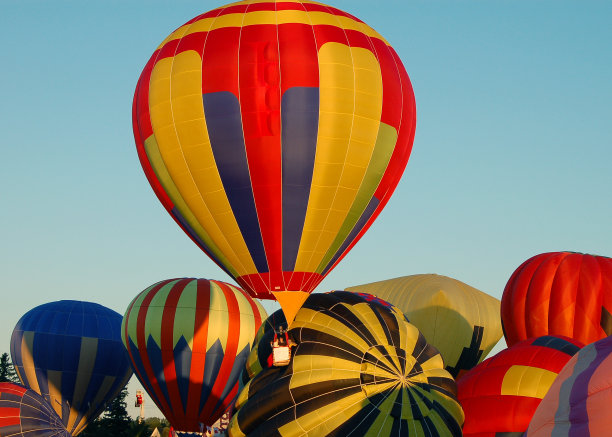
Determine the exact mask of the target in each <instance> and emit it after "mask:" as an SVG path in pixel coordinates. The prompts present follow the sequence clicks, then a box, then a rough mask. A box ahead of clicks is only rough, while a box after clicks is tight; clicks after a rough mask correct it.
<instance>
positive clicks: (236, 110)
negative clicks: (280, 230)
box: [203, 91, 268, 272]
mask: <svg viewBox="0 0 612 437" xmlns="http://www.w3.org/2000/svg"><path fill="white" fill-rule="evenodd" d="M203 101H204V114H205V116H206V123H207V125H208V132H209V136H210V139H211V144H212V149H213V154H214V157H215V162H216V164H217V168H218V170H219V174H220V175H221V180H222V181H223V186H224V188H225V193H226V195H227V198H228V199H229V202H230V205H231V207H232V212H233V214H234V217H235V219H236V222H237V223H238V226H239V227H240V232H241V233H242V236H243V238H244V240H245V242H246V244H247V247H248V249H249V252H250V254H251V257H252V259H253V262H254V263H255V267H256V268H257V270H258V271H261V272H267V271H268V266H267V261H266V254H265V251H264V247H263V241H262V236H261V232H260V229H259V222H258V218H257V210H256V207H255V200H254V198H253V190H252V187H251V180H250V176H249V167H248V162H247V157H246V152H245V143H244V136H243V131H242V121H241V118H240V104H239V102H238V99H236V97H235V96H234V95H233V94H231V93H229V92H225V91H221V92H217V93H208V94H204V96H203Z"/></svg>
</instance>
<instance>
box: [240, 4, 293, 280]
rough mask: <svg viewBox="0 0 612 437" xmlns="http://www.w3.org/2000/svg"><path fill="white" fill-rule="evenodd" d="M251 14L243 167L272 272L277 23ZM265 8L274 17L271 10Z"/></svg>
mask: <svg viewBox="0 0 612 437" xmlns="http://www.w3.org/2000/svg"><path fill="white" fill-rule="evenodd" d="M254 14H255V13H254ZM254 14H246V15H244V16H243V18H244V20H245V22H244V23H243V25H242V28H241V32H240V42H239V46H238V47H237V49H238V50H237V53H238V58H239V59H238V67H239V69H238V77H237V78H236V79H237V80H238V87H239V89H240V92H239V94H238V97H239V107H240V115H241V118H242V122H241V127H242V130H243V135H244V142H245V144H244V145H245V148H246V157H247V162H248V164H247V165H248V172H249V177H250V184H251V187H252V192H253V197H254V201H255V206H256V209H257V219H258V225H256V226H257V227H258V228H259V230H260V233H261V238H262V242H263V246H264V251H265V256H266V259H267V265H268V271H269V272H272V273H271V274H272V275H274V274H275V273H276V272H279V271H280V270H281V266H282V263H281V256H282V239H281V232H279V229H280V228H281V226H282V213H283V211H282V186H281V184H280V183H279V182H280V180H281V178H282V173H281V167H282V162H281V135H280V134H281V132H280V106H281V102H280V100H281V97H280V66H279V63H280V60H279V53H278V36H277V30H276V26H249V25H248V24H249V22H248V19H249V17H252V16H254ZM266 14H269V15H270V17H271V18H272V20H274V16H275V12H273V11H270V12H266ZM254 227H255V226H254ZM281 280H282V278H281ZM274 282H278V281H276V280H275V281H274Z"/></svg>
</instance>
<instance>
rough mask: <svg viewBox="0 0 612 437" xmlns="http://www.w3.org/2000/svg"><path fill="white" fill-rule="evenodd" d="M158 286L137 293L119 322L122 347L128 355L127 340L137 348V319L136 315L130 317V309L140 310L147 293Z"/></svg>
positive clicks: (157, 284)
mask: <svg viewBox="0 0 612 437" xmlns="http://www.w3.org/2000/svg"><path fill="white" fill-rule="evenodd" d="M166 282H167V281H166ZM159 284H160V283H156V284H154V285H152V286H150V287H149V288H147V289H146V290H144V291H143V292H142V293H139V294H138V295H137V296H136V297H135V298H134V299H132V302H130V306H129V307H128V310H127V311H126V315H125V316H124V318H123V321H122V322H121V339H122V340H123V345H124V346H125V347H126V349H127V350H128V354H130V353H131V352H130V348H129V347H128V346H129V344H130V343H129V341H128V340H130V339H131V341H132V342H133V343H134V344H135V346H136V347H138V342H137V340H138V317H137V316H136V315H132V308H140V306H141V305H142V302H143V301H144V300H145V298H146V297H147V295H148V293H149V291H151V290H152V289H154V288H155V287H161V285H159Z"/></svg>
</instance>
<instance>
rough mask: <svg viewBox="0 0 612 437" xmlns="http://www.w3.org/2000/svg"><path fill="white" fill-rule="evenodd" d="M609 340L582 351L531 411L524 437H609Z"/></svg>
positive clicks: (611, 345)
mask: <svg viewBox="0 0 612 437" xmlns="http://www.w3.org/2000/svg"><path fill="white" fill-rule="evenodd" d="M610 405H612V337H606V338H604V339H602V340H599V341H596V342H594V343H591V344H589V345H587V346H585V347H584V348H582V349H581V350H580V351H579V352H578V353H577V354H576V355H574V356H573V357H572V359H571V360H570V361H568V363H567V364H566V365H565V367H563V369H562V370H561V372H560V373H559V376H557V378H556V379H555V382H553V384H552V386H551V387H550V390H548V393H546V396H544V399H542V402H540V405H539V406H538V408H537V410H536V411H535V413H534V415H533V418H532V419H531V422H530V423H529V428H528V429H527V434H526V435H527V437H551V436H559V437H564V436H566V437H574V436H576V437H591V436H593V437H594V436H606V435H610V432H611V429H610Z"/></svg>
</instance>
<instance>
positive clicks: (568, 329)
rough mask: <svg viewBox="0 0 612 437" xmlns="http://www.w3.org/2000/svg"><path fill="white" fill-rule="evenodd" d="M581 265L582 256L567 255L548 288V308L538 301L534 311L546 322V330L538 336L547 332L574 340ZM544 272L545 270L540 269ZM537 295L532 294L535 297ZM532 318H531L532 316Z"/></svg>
mask: <svg viewBox="0 0 612 437" xmlns="http://www.w3.org/2000/svg"><path fill="white" fill-rule="evenodd" d="M581 265H582V255H579V254H568V255H567V256H566V257H565V258H564V259H563V261H562V262H561V264H559V267H558V269H557V271H556V274H555V278H554V279H553V281H552V284H551V287H550V295H549V296H548V298H549V299H550V306H549V305H548V304H547V303H546V302H545V301H543V300H541V299H538V304H539V305H540V308H542V309H543V310H544V311H541V310H540V308H537V307H532V308H534V309H536V311H537V312H540V314H542V315H545V317H544V320H547V321H548V323H547V324H548V329H547V331H546V332H542V333H541V334H540V335H544V334H547V333H548V330H550V331H551V332H555V333H557V334H559V335H565V336H567V337H571V338H574V337H575V334H574V332H575V331H574V322H575V314H576V308H575V307H574V305H575V303H576V298H577V294H578V285H579V284H578V281H579V279H580V266H581ZM541 270H542V271H545V270H546V269H541ZM537 295H538V294H537V293H533V296H534V297H536V296H537ZM532 317H533V316H532Z"/></svg>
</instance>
